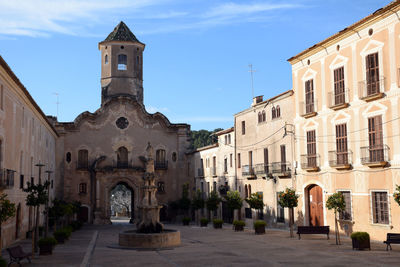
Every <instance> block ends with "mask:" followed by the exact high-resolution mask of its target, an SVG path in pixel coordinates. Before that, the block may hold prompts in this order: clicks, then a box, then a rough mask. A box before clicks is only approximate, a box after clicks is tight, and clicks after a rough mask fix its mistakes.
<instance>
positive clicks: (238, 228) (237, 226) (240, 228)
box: [234, 225, 244, 232]
mask: <svg viewBox="0 0 400 267" xmlns="http://www.w3.org/2000/svg"><path fill="white" fill-rule="evenodd" d="M234 228H235V231H236V232H239V231H243V230H244V226H243V225H234Z"/></svg>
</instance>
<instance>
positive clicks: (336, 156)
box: [328, 150, 353, 170]
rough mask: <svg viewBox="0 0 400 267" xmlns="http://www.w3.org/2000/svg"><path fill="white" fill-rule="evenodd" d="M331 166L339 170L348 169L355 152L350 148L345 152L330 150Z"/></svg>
mask: <svg viewBox="0 0 400 267" xmlns="http://www.w3.org/2000/svg"><path fill="white" fill-rule="evenodd" d="M328 153H329V166H331V167H332V168H335V169H337V170H348V169H350V168H351V165H352V164H353V162H352V158H353V152H351V151H350V150H348V151H345V152H337V151H336V150H334V151H329V152H328Z"/></svg>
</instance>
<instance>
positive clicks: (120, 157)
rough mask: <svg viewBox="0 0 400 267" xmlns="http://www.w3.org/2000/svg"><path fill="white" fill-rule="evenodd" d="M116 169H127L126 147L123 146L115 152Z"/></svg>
mask: <svg viewBox="0 0 400 267" xmlns="http://www.w3.org/2000/svg"><path fill="white" fill-rule="evenodd" d="M117 167H118V168H127V167H128V149H126V147H124V146H121V147H120V148H118V150H117Z"/></svg>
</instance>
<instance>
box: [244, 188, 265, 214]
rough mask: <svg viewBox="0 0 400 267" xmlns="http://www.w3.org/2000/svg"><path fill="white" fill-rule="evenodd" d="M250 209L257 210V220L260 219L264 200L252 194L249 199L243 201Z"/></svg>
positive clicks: (258, 195) (256, 194)
mask: <svg viewBox="0 0 400 267" xmlns="http://www.w3.org/2000/svg"><path fill="white" fill-rule="evenodd" d="M245 200H246V202H247V204H249V206H250V208H251V209H255V210H257V218H258V219H260V211H262V209H263V208H264V200H263V196H262V194H259V193H253V194H251V196H250V197H249V198H246V199H245Z"/></svg>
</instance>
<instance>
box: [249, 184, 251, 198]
mask: <svg viewBox="0 0 400 267" xmlns="http://www.w3.org/2000/svg"><path fill="white" fill-rule="evenodd" d="M249 197H251V185H249Z"/></svg>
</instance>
